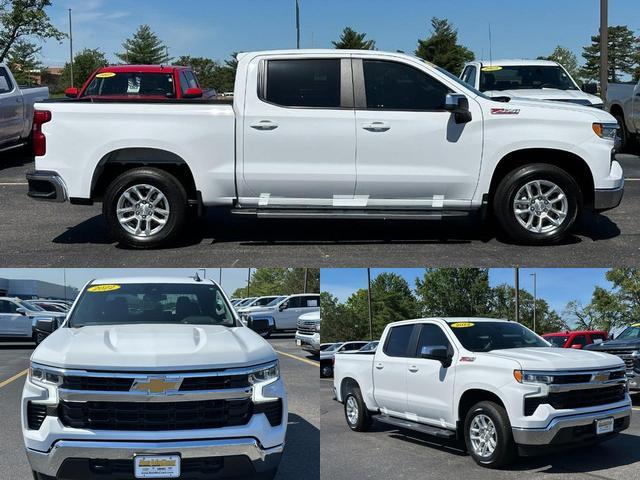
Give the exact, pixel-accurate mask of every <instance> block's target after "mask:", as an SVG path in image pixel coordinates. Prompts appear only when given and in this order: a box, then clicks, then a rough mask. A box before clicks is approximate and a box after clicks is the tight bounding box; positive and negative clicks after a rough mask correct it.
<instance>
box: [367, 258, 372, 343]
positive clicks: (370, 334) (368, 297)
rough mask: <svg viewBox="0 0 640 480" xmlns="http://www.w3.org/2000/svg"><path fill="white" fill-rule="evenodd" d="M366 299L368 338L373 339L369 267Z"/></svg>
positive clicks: (369, 270)
mask: <svg viewBox="0 0 640 480" xmlns="http://www.w3.org/2000/svg"><path fill="white" fill-rule="evenodd" d="M367 300H368V302H369V340H371V341H373V312H372V310H371V269H370V268H367Z"/></svg>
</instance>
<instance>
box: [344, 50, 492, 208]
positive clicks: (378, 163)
mask: <svg viewBox="0 0 640 480" xmlns="http://www.w3.org/2000/svg"><path fill="white" fill-rule="evenodd" d="M353 72H354V85H355V102H356V135H357V154H356V165H357V188H356V197H357V198H359V199H362V202H363V204H364V203H366V206H367V207H373V208H380V207H401V208H405V207H412V208H418V209H419V208H427V209H428V208H432V207H433V208H442V207H445V208H446V207H468V206H469V205H470V201H471V199H472V197H473V194H474V192H475V189H476V186H477V183H478V178H479V172H480V161H481V158H482V122H483V120H482V112H481V110H480V106H479V105H478V104H477V102H475V101H474V100H473V99H471V98H469V108H470V110H471V114H472V117H473V119H472V120H471V122H468V123H465V124H457V123H456V122H455V121H454V116H453V115H452V114H451V113H450V112H448V111H446V110H445V109H444V106H445V99H446V96H447V94H448V93H457V92H454V91H453V89H452V88H451V87H449V86H447V85H445V83H443V82H442V81H441V80H440V79H438V78H436V77H435V76H432V75H431V74H429V73H427V72H426V71H424V70H422V69H420V68H418V66H416V65H413V64H409V63H405V62H404V61H400V60H398V61H391V60H378V59H375V60H374V59H367V58H366V57H365V58H362V59H354V60H353ZM456 81H457V80H456ZM452 82H453V80H452ZM460 92H464V90H463V89H462V88H461V89H460Z"/></svg>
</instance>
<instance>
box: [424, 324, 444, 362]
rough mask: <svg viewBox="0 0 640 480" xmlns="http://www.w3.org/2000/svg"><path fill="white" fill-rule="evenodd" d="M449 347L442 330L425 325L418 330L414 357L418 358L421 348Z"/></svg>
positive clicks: (435, 326)
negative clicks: (418, 334)
mask: <svg viewBox="0 0 640 480" xmlns="http://www.w3.org/2000/svg"><path fill="white" fill-rule="evenodd" d="M440 346H442V347H447V348H448V347H449V346H450V343H449V339H448V338H447V336H446V335H445V333H444V332H443V331H442V329H441V328H440V327H439V326H437V325H433V324H432V323H425V324H423V325H422V330H420V336H419V337H418V345H417V348H416V351H415V356H416V357H419V356H420V352H421V351H422V347H440Z"/></svg>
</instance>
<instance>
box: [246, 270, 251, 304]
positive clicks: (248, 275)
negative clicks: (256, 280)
mask: <svg viewBox="0 0 640 480" xmlns="http://www.w3.org/2000/svg"><path fill="white" fill-rule="evenodd" d="M250 283H251V268H249V272H248V273H247V298H249V284H250Z"/></svg>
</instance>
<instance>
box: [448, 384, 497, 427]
mask: <svg viewBox="0 0 640 480" xmlns="http://www.w3.org/2000/svg"><path fill="white" fill-rule="evenodd" d="M483 401H491V402H495V403H497V404H498V405H500V406H502V407H503V408H505V409H506V405H505V403H504V401H503V400H502V399H501V398H500V396H499V395H498V394H497V393H494V392H492V391H490V390H486V389H483V388H471V389H469V390H466V391H465V392H464V393H463V394H462V395H461V396H460V400H459V401H458V408H457V413H458V421H457V425H458V428H457V430H458V435H459V438H463V437H462V436H461V434H462V428H463V426H464V419H465V418H466V416H467V412H469V410H470V409H471V407H473V406H474V405H475V404H476V403H478V402H483Z"/></svg>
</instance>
